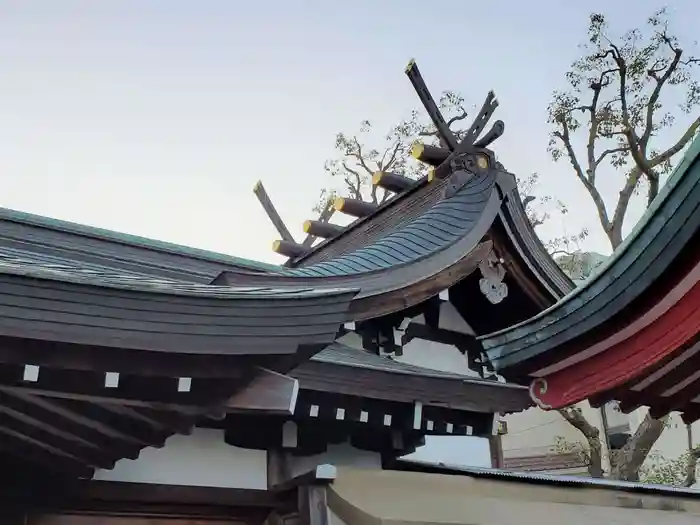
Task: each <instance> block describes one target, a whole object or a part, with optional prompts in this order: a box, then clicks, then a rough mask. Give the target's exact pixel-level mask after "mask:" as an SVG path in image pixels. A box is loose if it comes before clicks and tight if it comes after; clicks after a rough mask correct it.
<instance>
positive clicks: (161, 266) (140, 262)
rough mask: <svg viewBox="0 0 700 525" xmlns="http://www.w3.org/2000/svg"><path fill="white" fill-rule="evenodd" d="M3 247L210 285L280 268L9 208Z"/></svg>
mask: <svg viewBox="0 0 700 525" xmlns="http://www.w3.org/2000/svg"><path fill="white" fill-rule="evenodd" d="M0 242H1V243H2V245H3V246H10V245H12V246H14V247H15V248H18V249H23V247H25V246H26V245H28V244H29V245H31V247H32V249H33V250H35V251H42V252H43V253H45V254H54V255H56V256H58V257H67V258H74V259H78V260H80V261H81V262H90V261H93V262H96V263H98V264H101V263H105V264H107V265H118V267H122V268H126V269H141V270H142V271H144V272H145V273H150V274H152V275H154V274H155V275H159V276H160V275H172V276H173V277H175V278H178V279H181V280H196V281H200V282H210V281H211V279H213V278H214V277H216V275H218V274H219V273H220V272H222V271H224V270H228V271H235V270H239V271H250V272H267V271H274V270H278V269H279V266H277V265H273V264H267V263H262V262H256V261H250V260H247V259H242V258H239V257H232V256H230V255H225V254H221V253H215V252H210V251H207V250H200V249H197V248H191V247H187V246H180V245H177V244H173V243H168V242H163V241H157V240H153V239H147V238H144V237H139V236H136V235H127V234H125V233H119V232H114V231H111V230H105V229H102V228H95V227H91V226H85V225H82V224H75V223H72V222H67V221H61V220H57V219H52V218H48V217H42V216H39V215H33V214H30V213H23V212H19V211H15V210H9V209H6V208H0Z"/></svg>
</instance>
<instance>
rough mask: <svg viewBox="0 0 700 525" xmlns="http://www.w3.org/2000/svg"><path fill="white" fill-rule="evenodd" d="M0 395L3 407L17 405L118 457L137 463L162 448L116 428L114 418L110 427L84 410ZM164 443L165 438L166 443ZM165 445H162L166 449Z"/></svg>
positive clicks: (6, 393) (15, 393)
mask: <svg viewBox="0 0 700 525" xmlns="http://www.w3.org/2000/svg"><path fill="white" fill-rule="evenodd" d="M0 395H2V398H1V399H2V403H3V404H8V403H13V405H12V406H13V408H15V409H18V410H22V411H23V412H25V413H27V414H30V415H32V417H35V418H37V419H41V420H42V421H44V422H45V423H47V424H50V425H52V426H55V427H60V428H62V429H63V430H65V431H67V432H71V433H74V434H75V435H77V436H81V437H82V438H84V439H86V440H89V441H91V442H93V443H95V444H97V445H99V446H100V447H105V448H112V449H113V450H114V451H115V454H116V453H118V454H119V455H120V456H122V457H128V458H131V459H136V458H137V457H138V454H139V451H140V450H141V448H143V447H144V446H149V445H150V446H158V445H159V443H155V444H154V443H151V442H149V441H147V440H144V439H140V438H139V437H137V436H134V435H133V434H132V433H131V430H130V429H128V428H126V429H124V428H119V427H120V425H118V424H115V422H114V418H113V421H112V422H110V423H104V422H102V421H99V420H94V419H91V418H90V417H88V416H87V415H85V414H83V413H82V411H81V410H80V409H78V410H77V411H74V410H73V409H70V408H67V407H66V405H65V404H63V403H61V402H60V401H59V400H48V399H44V398H42V397H40V396H35V395H31V394H28V393H26V392H23V391H21V390H19V389H17V390H8V389H0ZM12 398H14V401H12ZM18 407H22V408H18ZM164 442H165V439H164V438H163V439H162V443H164ZM162 443H160V444H161V445H162Z"/></svg>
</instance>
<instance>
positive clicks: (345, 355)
mask: <svg viewBox="0 0 700 525" xmlns="http://www.w3.org/2000/svg"><path fill="white" fill-rule="evenodd" d="M334 356H340V357H341V358H342V359H334ZM289 375H290V376H292V377H295V378H297V379H299V383H300V388H301V389H302V390H304V389H307V390H317V391H320V392H331V393H338V394H345V395H352V396H360V397H368V398H375V399H383V400H387V401H396V402H402V403H411V404H412V403H414V402H415V401H419V402H421V403H424V404H426V405H434V406H440V407H445V408H449V409H454V410H464V411H471V412H479V413H489V414H493V413H502V414H503V413H511V412H520V411H522V410H526V409H527V408H530V407H531V406H532V405H533V403H532V400H531V399H530V397H529V395H528V392H527V389H526V388H525V387H521V386H517V385H510V384H504V383H499V382H497V381H491V380H486V379H479V378H476V377H469V376H465V375H462V374H456V373H449V372H440V371H436V370H430V369H427V368H422V367H418V366H413V365H410V364H406V363H401V362H398V361H393V360H390V359H388V358H384V357H379V356H376V355H373V354H370V353H369V352H366V351H363V350H359V349H355V348H350V347H345V345H341V344H339V343H335V344H333V345H331V346H329V347H328V348H327V349H325V350H323V351H322V352H320V353H319V354H316V356H314V357H313V358H312V359H311V360H309V361H306V362H304V363H302V364H301V365H300V366H299V367H298V368H296V369H295V370H293V371H291V372H290V373H289Z"/></svg>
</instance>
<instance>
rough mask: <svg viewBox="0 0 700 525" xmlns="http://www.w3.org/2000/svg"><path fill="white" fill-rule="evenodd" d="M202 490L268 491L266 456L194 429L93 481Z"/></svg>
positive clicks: (213, 433)
mask: <svg viewBox="0 0 700 525" xmlns="http://www.w3.org/2000/svg"><path fill="white" fill-rule="evenodd" d="M93 478H94V479H99V480H108V481H131V482H139V483H159V484H168V485H195V486H203V487H229V488H253V489H266V488H267V453H266V452H265V451H262V450H247V449H242V448H237V447H232V446H231V445H227V444H226V443H225V442H224V433H223V431H222V430H211V429H202V428H197V429H194V431H193V432H192V434H191V435H189V436H182V435H175V436H172V437H170V438H169V439H168V440H167V441H166V443H165V446H164V447H163V448H160V449H158V448H152V447H149V448H146V449H144V450H142V451H141V454H140V456H139V457H138V458H137V459H133V460H132V459H122V460H120V461H118V462H117V464H116V465H115V466H114V468H113V469H112V470H98V471H97V472H95V475H94V477H93Z"/></svg>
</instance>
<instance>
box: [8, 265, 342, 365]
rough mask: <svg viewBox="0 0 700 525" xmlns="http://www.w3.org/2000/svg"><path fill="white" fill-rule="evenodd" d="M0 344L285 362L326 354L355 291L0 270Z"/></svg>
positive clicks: (30, 269)
mask: <svg viewBox="0 0 700 525" xmlns="http://www.w3.org/2000/svg"><path fill="white" fill-rule="evenodd" d="M0 289H1V290H2V291H3V293H2V294H1V295H0V318H1V319H2V321H0V336H3V337H10V338H20V339H28V340H40V341H47V342H50V343H66V344H74V345H85V346H96V347H104V348H115V349H121V350H125V351H145V352H165V353H171V354H174V353H182V354H200V355H209V356H216V355H222V356H226V355H249V354H254V355H256V354H257V355H264V354H292V353H295V352H296V350H297V348H298V346H299V345H314V344H327V343H330V342H332V341H333V340H334V337H335V334H336V332H337V329H338V327H339V326H340V325H341V324H342V323H343V321H344V319H345V317H346V313H347V309H348V307H349V304H350V300H351V299H352V297H353V296H354V295H355V291H354V290H349V289H339V288H326V289H325V290H310V289H308V288H306V289H303V288H296V289H290V288H285V289H283V290H281V289H275V288H269V287H267V288H265V287H259V288H252V289H251V288H250V287H247V288H243V287H240V288H235V287H217V286H209V285H199V284H187V283H170V282H162V281H159V280H148V279H146V278H127V277H123V276H120V275H114V276H107V275H99V276H94V275H92V274H91V273H90V272H83V271H81V269H80V268H76V269H75V271H71V270H68V269H63V268H61V269H56V268H50V267H46V266H41V265H36V264H27V263H20V262H11V261H8V260H5V261H2V262H0Z"/></svg>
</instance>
